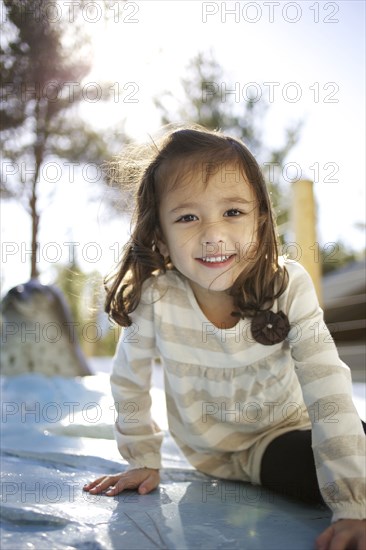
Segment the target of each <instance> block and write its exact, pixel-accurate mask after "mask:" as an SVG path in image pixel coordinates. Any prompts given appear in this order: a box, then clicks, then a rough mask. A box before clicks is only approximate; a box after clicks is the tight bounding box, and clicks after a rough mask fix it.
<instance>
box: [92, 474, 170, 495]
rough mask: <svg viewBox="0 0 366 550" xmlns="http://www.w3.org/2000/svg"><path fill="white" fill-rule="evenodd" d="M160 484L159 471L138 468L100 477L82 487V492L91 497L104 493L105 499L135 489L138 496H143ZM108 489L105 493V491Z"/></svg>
mask: <svg viewBox="0 0 366 550" xmlns="http://www.w3.org/2000/svg"><path fill="white" fill-rule="evenodd" d="M159 483H160V475H159V470H152V469H150V468H139V469H137V470H129V471H128V472H123V473H120V474H116V475H114V476H102V477H98V479H96V480H94V481H92V482H91V483H87V484H86V485H84V487H83V490H84V491H88V492H89V493H90V494H92V495H97V494H99V493H102V492H104V494H105V495H106V496H107V497H113V496H115V495H118V494H119V493H121V492H122V491H124V490H125V489H137V491H138V492H139V493H140V495H145V494H146V493H150V491H153V490H154V489H156V487H157V486H158V485H159ZM109 487H111V489H109V490H108V491H106V489H108V488H109Z"/></svg>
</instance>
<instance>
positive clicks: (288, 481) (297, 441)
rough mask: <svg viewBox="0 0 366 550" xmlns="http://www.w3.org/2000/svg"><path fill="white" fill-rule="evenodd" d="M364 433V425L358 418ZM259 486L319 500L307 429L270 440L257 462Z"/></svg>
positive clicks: (288, 494) (287, 494)
mask: <svg viewBox="0 0 366 550" xmlns="http://www.w3.org/2000/svg"><path fill="white" fill-rule="evenodd" d="M361 422H362V425H363V430H364V432H365V433H366V424H365V423H364V422H363V421H362V420H361ZM261 484H262V485H263V487H268V488H269V489H271V490H273V491H276V492H277V493H281V494H283V495H286V496H289V497H295V498H297V499H300V500H303V501H305V502H308V503H323V502H324V501H323V498H322V496H321V493H320V490H319V485H318V480H317V477H316V469H315V463H314V455H313V450H312V447H311V430H294V431H293V432H288V433H286V434H283V435H280V436H279V437H277V438H276V439H274V440H273V441H272V442H271V443H270V444H269V445H268V447H267V449H266V450H265V452H264V455H263V458H262V463H261Z"/></svg>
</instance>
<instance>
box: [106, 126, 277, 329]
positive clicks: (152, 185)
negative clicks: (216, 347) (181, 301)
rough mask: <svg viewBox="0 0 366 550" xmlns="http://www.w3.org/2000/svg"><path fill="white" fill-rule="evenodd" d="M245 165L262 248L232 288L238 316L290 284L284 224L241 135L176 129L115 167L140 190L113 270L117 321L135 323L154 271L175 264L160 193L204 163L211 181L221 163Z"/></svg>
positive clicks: (109, 305)
mask: <svg viewBox="0 0 366 550" xmlns="http://www.w3.org/2000/svg"><path fill="white" fill-rule="evenodd" d="M228 164H230V165H233V164H235V165H236V166H238V167H239V169H240V170H241V172H242V174H243V175H244V177H245V179H246V180H247V181H248V183H249V185H250V186H251V188H252V190H253V191H254V194H255V197H256V207H257V216H256V218H257V227H256V243H257V245H256V247H255V252H254V253H253V254H252V255H251V257H250V260H251V261H246V262H243V270H242V272H241V273H240V275H239V276H238V277H237V279H236V280H235V282H234V284H233V286H232V287H231V288H230V290H229V291H228V292H229V294H231V295H232V296H233V298H234V304H235V311H234V312H233V315H238V316H240V317H243V318H244V317H253V316H254V315H255V314H256V313H258V312H259V311H263V310H268V309H270V308H271V307H272V306H273V303H274V301H275V299H277V298H278V297H279V296H280V295H281V294H282V293H283V292H284V290H285V289H286V287H287V283H288V275H287V271H286V269H285V268H284V267H281V266H280V265H279V262H278V243H277V234H276V224H275V220H274V216H273V212H272V205H271V201H270V197H269V194H268V191H267V187H266V183H265V180H264V177H263V174H262V172H261V170H260V167H259V165H258V163H257V161H256V159H255V158H254V156H253V155H252V154H251V152H250V151H249V150H248V148H247V147H246V146H245V145H244V144H243V143H242V142H241V141H239V140H237V139H235V138H232V137H229V136H226V135H224V134H222V133H220V132H217V131H209V130H206V129H205V128H202V127H201V126H190V127H183V128H174V129H173V130H169V131H168V132H167V133H166V134H165V135H163V137H162V138H160V139H159V140H158V141H156V142H153V143H152V144H151V145H150V146H147V147H142V148H141V147H137V148H135V149H134V150H133V151H132V153H131V149H130V148H127V150H126V151H125V153H124V155H123V156H121V157H120V158H119V159H117V160H116V161H115V162H114V163H113V164H111V166H110V175H111V178H112V179H113V180H114V181H120V182H122V183H123V184H124V185H125V186H126V184H127V185H128V188H129V189H132V191H133V202H134V204H135V208H134V211H133V215H132V222H131V224H132V232H131V237H130V240H129V242H128V243H127V245H126V247H125V251H124V254H123V257H122V259H121V261H120V263H119V265H118V267H117V270H116V271H115V272H114V273H112V274H110V275H109V276H107V277H106V279H105V288H106V292H107V296H106V302H105V310H106V312H107V313H108V314H109V316H110V318H112V319H113V320H114V321H115V322H116V323H118V324H119V325H121V326H129V325H130V324H131V319H130V317H129V315H130V313H132V312H133V311H134V310H135V309H136V307H137V306H138V304H139V302H140V300H141V292H142V285H143V283H144V282H145V281H146V280H147V279H148V278H150V277H151V276H152V275H153V274H154V275H157V274H161V273H165V272H166V271H167V270H170V269H174V266H173V265H172V264H171V262H170V259H169V258H164V257H163V256H162V255H161V254H160V252H159V249H158V246H157V242H158V241H159V239H160V240H161V236H162V232H161V227H160V221H159V198H160V197H161V196H162V193H164V192H167V190H169V189H172V188H174V187H175V186H176V185H179V183H180V182H181V181H182V179H184V178H186V176H187V175H189V174H190V173H196V174H197V170H199V169H201V174H202V181H203V182H204V183H205V184H206V185H207V183H208V181H209V179H210V176H211V175H212V174H213V173H214V172H215V171H216V170H217V169H218V166H225V165H228Z"/></svg>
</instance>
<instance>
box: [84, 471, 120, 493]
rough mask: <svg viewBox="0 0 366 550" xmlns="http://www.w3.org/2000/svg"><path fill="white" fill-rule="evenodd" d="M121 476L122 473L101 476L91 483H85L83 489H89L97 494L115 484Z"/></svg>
mask: <svg viewBox="0 0 366 550" xmlns="http://www.w3.org/2000/svg"><path fill="white" fill-rule="evenodd" d="M119 478H120V475H115V476H103V477H99V478H98V479H95V480H94V481H92V482H91V483H87V484H86V485H84V487H83V490H84V491H88V492H89V493H91V494H92V495H97V494H99V493H102V492H103V491H105V490H106V489H108V487H112V486H114V485H115V484H116V482H117V481H118V479H119Z"/></svg>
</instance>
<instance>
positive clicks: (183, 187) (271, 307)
mask: <svg viewBox="0 0 366 550" xmlns="http://www.w3.org/2000/svg"><path fill="white" fill-rule="evenodd" d="M133 166H134V170H133V175H134V176H136V174H137V175H138V169H137V168H138V166H137V164H134V165H133ZM109 283H112V284H111V286H110V287H109V289H108V294H107V301H106V310H107V312H108V313H109V314H110V316H111V317H112V318H113V319H114V320H115V321H116V322H117V323H119V324H120V325H122V326H124V327H128V326H129V327H131V329H130V331H125V332H124V333H123V334H122V337H121V340H120V342H119V345H118V349H117V352H116V356H115V361H114V368H113V373H112V377H111V383H112V392H113V396H114V399H115V402H116V408H117V413H118V418H117V421H116V426H115V428H116V429H115V432H116V439H117V443H118V447H119V450H120V452H121V454H122V456H123V457H124V458H125V459H126V460H127V461H128V462H129V464H130V465H131V469H130V470H129V471H127V472H125V473H120V474H117V475H114V476H107V477H101V478H99V479H97V480H95V481H93V482H92V483H89V484H88V485H86V486H85V488H84V489H85V490H86V491H89V492H90V493H92V494H97V493H100V492H105V494H106V495H108V496H114V495H117V494H118V493H120V492H121V491H123V490H124V489H127V488H128V489H131V488H135V489H137V490H138V492H139V493H140V494H144V493H148V492H150V491H152V490H153V489H155V488H156V487H157V486H158V484H159V469H160V467H161V461H160V446H161V442H162V437H163V434H162V432H161V431H160V429H159V427H158V426H157V425H156V424H155V423H154V421H153V420H152V419H151V417H150V405H151V401H150V395H149V389H150V378H151V359H152V358H154V357H156V356H160V357H161V360H162V362H163V365H164V376H165V392H166V401H167V411H168V422H169V430H170V432H171V434H172V436H173V438H174V439H175V441H176V442H177V444H178V445H179V447H180V448H181V449H182V451H183V453H184V454H185V456H186V457H187V459H188V460H189V461H190V463H191V464H192V465H193V466H195V467H196V468H197V469H198V470H200V471H201V472H204V473H206V474H209V475H212V476H216V477H220V478H225V479H232V480H243V481H247V482H252V483H257V484H262V485H263V486H265V487H268V488H270V489H273V490H277V491H280V492H281V493H283V494H286V495H289V496H298V497H301V498H304V499H306V500H307V501H310V502H322V500H323V501H325V502H326V503H327V504H328V505H329V506H330V508H331V509H332V512H333V517H332V524H331V527H330V528H328V529H327V530H326V531H325V532H324V533H322V535H321V536H320V537H319V538H318V539H317V545H318V548H319V549H320V548H322V549H323V548H329V549H335V548H337V549H344V548H346V547H347V548H348V547H349V545H350V544H353V547H354V548H357V549H359V550H361V548H365V544H366V537H365V521H362V520H364V518H365V482H364V480H365V437H364V433H363V429H362V425H361V422H360V420H359V417H358V415H357V412H356V410H355V408H354V405H353V402H352V397H351V391H352V390H351V380H350V371H349V368H348V367H347V366H346V365H345V364H344V363H342V361H341V360H340V359H339V357H338V354H337V351H336V348H335V346H334V343H333V341H332V339H331V338H330V335H329V332H328V330H327V328H326V327H325V326H324V323H323V317H322V311H321V309H320V307H319V305H318V302H317V298H316V294H315V291H314V288H313V285H312V283H311V280H310V277H309V275H308V274H307V272H306V271H305V270H304V269H303V268H302V267H301V266H300V265H299V264H296V263H294V262H286V261H284V260H283V259H281V258H279V257H278V252H277V244H276V232H275V223H274V219H273V215H272V210H271V204H270V199H269V195H268V192H267V190H266V185H265V182H264V179H263V176H262V174H261V171H260V168H259V166H258V164H257V162H256V160H255V158H254V157H253V156H252V154H251V153H250V152H249V151H248V149H247V148H246V147H245V146H244V145H243V144H242V143H241V142H240V141H238V140H236V139H233V138H231V137H228V136H225V135H223V134H221V133H218V132H210V131H207V130H205V129H203V128H200V127H194V128H185V129H179V130H175V131H171V132H169V133H168V135H166V136H165V137H164V138H163V139H162V140H161V142H160V143H159V145H158V147H156V149H155V150H154V152H153V156H152V158H150V159H149V160H148V165H147V166H146V168H145V169H144V171H143V173H142V175H141V177H140V180H139V185H138V188H137V193H136V210H135V217H134V230H133V233H132V236H131V242H130V244H129V246H128V248H127V249H126V252H125V255H124V257H123V260H122V262H121V265H120V269H119V271H118V273H117V274H116V275H114V276H113V277H111V279H110V280H109ZM314 327H317V330H318V331H319V337H318V338H317V339H315V338H314V334H315V333H314ZM317 334H318V333H317ZM131 407H133V411H134V415H133V416H131V415H126V411H129V412H130V411H131Z"/></svg>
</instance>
